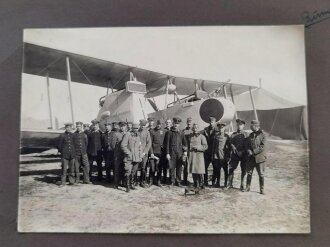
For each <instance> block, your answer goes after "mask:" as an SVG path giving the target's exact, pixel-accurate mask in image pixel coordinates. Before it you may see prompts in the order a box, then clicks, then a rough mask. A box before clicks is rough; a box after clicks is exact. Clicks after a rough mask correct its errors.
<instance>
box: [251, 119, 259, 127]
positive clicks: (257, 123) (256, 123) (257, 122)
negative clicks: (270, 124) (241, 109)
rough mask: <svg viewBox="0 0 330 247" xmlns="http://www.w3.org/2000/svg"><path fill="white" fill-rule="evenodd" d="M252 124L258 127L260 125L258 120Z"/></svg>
mask: <svg viewBox="0 0 330 247" xmlns="http://www.w3.org/2000/svg"><path fill="white" fill-rule="evenodd" d="M251 124H252V125H257V126H259V125H260V122H259V121H258V120H252V121H251Z"/></svg>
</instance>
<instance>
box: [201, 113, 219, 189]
mask: <svg viewBox="0 0 330 247" xmlns="http://www.w3.org/2000/svg"><path fill="white" fill-rule="evenodd" d="M216 125H217V124H216V119H215V117H210V118H209V126H208V127H206V128H205V129H204V130H203V131H202V134H203V135H204V136H205V137H206V141H207V150H206V151H205V152H204V163H205V174H204V186H208V179H209V176H208V169H209V165H210V163H212V150H213V142H214V136H215V132H216V130H217V126H216Z"/></svg>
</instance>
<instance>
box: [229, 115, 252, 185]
mask: <svg viewBox="0 0 330 247" xmlns="http://www.w3.org/2000/svg"><path fill="white" fill-rule="evenodd" d="M236 125H237V130H236V132H234V133H233V134H232V135H231V137H230V148H231V156H230V162H229V188H233V179H234V171H235V169H236V168H237V166H238V163H240V166H241V186H240V189H241V191H244V190H245V188H244V182H245V181H244V179H245V175H246V163H247V154H246V152H245V140H246V138H247V137H248V135H249V134H248V133H247V132H246V131H244V126H245V121H244V120H242V119H236Z"/></svg>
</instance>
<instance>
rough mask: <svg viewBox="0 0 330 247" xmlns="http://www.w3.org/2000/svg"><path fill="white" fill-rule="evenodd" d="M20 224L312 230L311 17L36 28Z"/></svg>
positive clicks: (26, 56) (49, 228)
mask: <svg viewBox="0 0 330 247" xmlns="http://www.w3.org/2000/svg"><path fill="white" fill-rule="evenodd" d="M22 61H23V63H22V75H21V78H22V80H21V129H20V133H21V142H20V157H19V205H18V220H17V221H18V223H17V224H18V226H17V227H18V231H19V232H54V233H57V232H67V233H205V234H218V233H310V191H309V148H308V112H307V87H306V68H305V66H306V64H305V40H304V26H303V25H281V26H185V27H183V26H182V27H180V26H171V27H109V28H105V27H104V28H58V29H24V31H23V54H22Z"/></svg>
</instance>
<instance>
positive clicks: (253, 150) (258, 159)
mask: <svg viewBox="0 0 330 247" xmlns="http://www.w3.org/2000/svg"><path fill="white" fill-rule="evenodd" d="M265 146H266V135H265V134H264V132H263V131H262V130H261V129H259V130H257V131H253V132H252V133H251V134H250V135H249V137H248V138H247V139H246V142H245V148H246V150H247V153H248V162H247V174H248V176H247V181H246V187H247V190H248V191H249V190H250V185H251V180H252V174H253V170H254V168H256V170H257V172H258V175H259V185H260V193H261V194H264V173H265V167H266V165H265V163H266V162H265V161H266V159H267V157H266V154H265V152H266V151H265Z"/></svg>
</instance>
